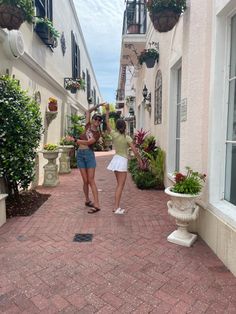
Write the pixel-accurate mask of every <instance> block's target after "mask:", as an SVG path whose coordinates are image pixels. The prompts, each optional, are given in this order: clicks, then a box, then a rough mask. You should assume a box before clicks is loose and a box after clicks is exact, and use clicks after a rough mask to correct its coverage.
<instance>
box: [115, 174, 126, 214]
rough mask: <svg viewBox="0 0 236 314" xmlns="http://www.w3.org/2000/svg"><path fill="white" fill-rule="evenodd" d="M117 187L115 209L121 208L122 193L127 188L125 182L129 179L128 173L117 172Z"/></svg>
mask: <svg viewBox="0 0 236 314" xmlns="http://www.w3.org/2000/svg"><path fill="white" fill-rule="evenodd" d="M115 176H116V181H117V186H116V192H115V209H117V208H119V207H120V199H121V195H122V191H123V189H124V186H125V181H126V178H127V172H120V171H115Z"/></svg>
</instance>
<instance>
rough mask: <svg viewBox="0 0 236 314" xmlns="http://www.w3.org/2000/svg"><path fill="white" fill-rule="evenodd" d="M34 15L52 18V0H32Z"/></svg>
mask: <svg viewBox="0 0 236 314" xmlns="http://www.w3.org/2000/svg"><path fill="white" fill-rule="evenodd" d="M34 5H35V9H36V16H37V17H41V18H47V19H49V20H50V21H52V20H53V5H52V0H35V1H34Z"/></svg>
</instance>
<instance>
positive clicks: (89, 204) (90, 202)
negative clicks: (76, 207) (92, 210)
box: [85, 201, 94, 207]
mask: <svg viewBox="0 0 236 314" xmlns="http://www.w3.org/2000/svg"><path fill="white" fill-rule="evenodd" d="M85 206H88V207H94V205H93V202H92V201H88V202H85Z"/></svg>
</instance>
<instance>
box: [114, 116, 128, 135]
mask: <svg viewBox="0 0 236 314" xmlns="http://www.w3.org/2000/svg"><path fill="white" fill-rule="evenodd" d="M116 129H117V131H119V132H120V134H124V135H125V130H126V123H125V120H123V119H118V120H117V121H116Z"/></svg>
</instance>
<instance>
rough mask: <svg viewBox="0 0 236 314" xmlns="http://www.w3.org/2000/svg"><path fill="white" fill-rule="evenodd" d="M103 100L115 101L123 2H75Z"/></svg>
mask: <svg viewBox="0 0 236 314" xmlns="http://www.w3.org/2000/svg"><path fill="white" fill-rule="evenodd" d="M74 3H75V6H76V9H77V14H78V17H79V21H80V25H81V28H82V31H83V35H84V38H85V42H86V45H87V49H88V51H89V55H90V58H91V60H92V64H93V68H94V71H95V74H96V78H97V81H98V84H99V88H100V90H101V94H102V96H103V98H104V99H105V100H107V101H111V102H114V101H115V94H116V93H115V91H116V89H117V83H118V73H119V61H120V47H121V38H122V26H123V12H124V1H123V0H113V1H110V0H96V1H94V0H74Z"/></svg>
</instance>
